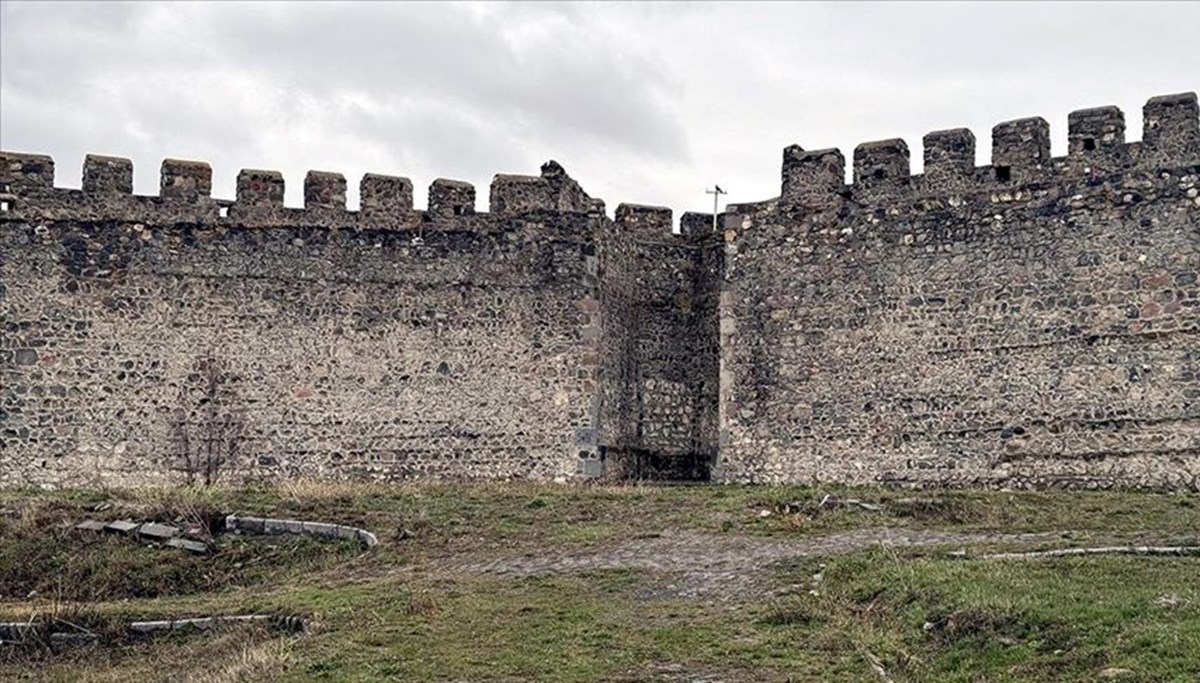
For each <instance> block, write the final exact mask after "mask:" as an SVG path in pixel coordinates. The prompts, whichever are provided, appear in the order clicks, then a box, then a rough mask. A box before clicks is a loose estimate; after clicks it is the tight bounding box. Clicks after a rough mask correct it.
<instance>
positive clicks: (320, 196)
mask: <svg viewBox="0 0 1200 683" xmlns="http://www.w3.org/2000/svg"><path fill="white" fill-rule="evenodd" d="M304 208H306V209H345V208H346V177H345V176H343V175H342V174H341V173H327V172H324V171H309V172H308V174H307V175H305V176H304Z"/></svg>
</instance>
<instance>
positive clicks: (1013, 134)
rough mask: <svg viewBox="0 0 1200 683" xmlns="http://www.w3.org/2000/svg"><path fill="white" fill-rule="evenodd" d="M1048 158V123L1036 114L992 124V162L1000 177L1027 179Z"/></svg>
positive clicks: (1034, 173) (1044, 163) (1016, 179)
mask: <svg viewBox="0 0 1200 683" xmlns="http://www.w3.org/2000/svg"><path fill="white" fill-rule="evenodd" d="M1049 161H1050V124H1049V123H1047V122H1046V119H1043V118H1041V117H1040V116H1037V117H1033V118H1028V119H1016V120H1014V121H1005V122H1004V123H1000V124H997V125H996V126H995V127H994V128H992V166H995V167H996V172H997V178H998V179H1000V180H1014V181H1021V180H1028V179H1029V178H1030V177H1032V176H1033V175H1036V172H1037V171H1038V170H1040V169H1041V168H1042V167H1043V166H1045V165H1046V164H1047V163H1049Z"/></svg>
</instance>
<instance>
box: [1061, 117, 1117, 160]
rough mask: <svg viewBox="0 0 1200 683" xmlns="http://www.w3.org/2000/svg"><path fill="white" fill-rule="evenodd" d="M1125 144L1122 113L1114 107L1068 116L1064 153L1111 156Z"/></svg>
mask: <svg viewBox="0 0 1200 683" xmlns="http://www.w3.org/2000/svg"><path fill="white" fill-rule="evenodd" d="M1123 144H1125V112H1123V111H1121V110H1120V109H1118V108H1117V107H1096V108H1094V109H1080V110H1078V111H1073V112H1071V113H1070V114H1069V115H1068V116H1067V153H1068V154H1070V155H1071V156H1091V155H1094V154H1104V153H1111V152H1113V151H1114V150H1115V149H1117V148H1120V147H1121V145H1123Z"/></svg>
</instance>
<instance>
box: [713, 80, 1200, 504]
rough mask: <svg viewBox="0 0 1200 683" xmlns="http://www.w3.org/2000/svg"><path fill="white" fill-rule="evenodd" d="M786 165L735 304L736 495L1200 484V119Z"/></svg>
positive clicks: (793, 157) (793, 155) (1072, 123)
mask: <svg viewBox="0 0 1200 683" xmlns="http://www.w3.org/2000/svg"><path fill="white" fill-rule="evenodd" d="M1124 130H1125V122H1124V116H1123V114H1122V113H1121V112H1120V111H1119V110H1117V109H1116V108H1112V107H1106V108H1100V109H1093V110H1085V111H1080V112H1075V113H1073V114H1072V115H1071V116H1070V120H1069V139H1070V149H1069V151H1068V154H1067V155H1066V156H1065V157H1057V158H1052V157H1051V155H1050V144H1049V125H1048V124H1047V122H1046V121H1044V120H1042V119H1025V120H1019V121H1012V122H1008V123H1004V124H1000V125H998V126H996V128H995V129H994V130H993V131H992V138H993V139H992V160H993V164H992V165H991V166H987V167H983V168H976V167H975V164H974V159H975V139H974V136H973V135H972V134H971V133H970V131H967V130H953V131H942V132H937V133H931V134H930V135H928V136H926V137H925V139H924V147H925V149H924V153H925V172H924V174H923V175H920V176H910V173H909V151H908V148H907V146H906V145H905V143H904V142H903V141H902V140H888V141H882V142H877V143H868V144H865V145H861V146H859V147H858V148H857V149H856V150H855V152H854V159H853V178H854V180H853V183H852V184H850V185H846V184H845V183H844V180H843V178H844V176H843V168H844V161H843V157H842V155H841V153H840V152H838V151H837V150H821V151H815V152H806V151H804V150H801V149H800V148H799V147H790V148H788V149H787V150H785V151H784V166H783V182H782V189H781V196H780V197H779V198H778V199H775V200H771V201H768V202H763V203H759V204H753V205H744V206H740V207H730V208H729V211H728V215H727V216H726V220H725V226H726V235H725V237H726V240H727V263H726V273H725V280H724V286H723V292H722V305H721V326H722V339H721V354H722V356H721V367H722V370H721V372H722V407H721V410H722V427H723V437H722V450H721V462H720V476H721V477H722V478H723V479H725V480H730V481H792V482H794V481H811V480H836V481H844V482H859V483H861V482H872V481H880V480H883V481H898V482H914V483H937V484H969V485H981V484H982V485H988V484H1004V485H1012V486H1020V485H1039V486H1053V485H1077V486H1089V487H1104V486H1110V485H1113V484H1134V485H1146V486H1166V487H1196V486H1197V484H1198V483H1200V479H1198V477H1200V367H1198V362H1200V285H1198V284H1197V278H1198V277H1200V198H1198V197H1197V192H1198V191H1200V116H1198V115H1197V104H1196V96H1195V95H1194V94H1188V95H1182V96H1171V97H1164V98H1155V99H1152V100H1151V101H1150V102H1149V103H1148V104H1147V105H1146V107H1145V110H1144V129H1143V136H1142V141H1141V142H1140V143H1133V144H1126V143H1125V141H1124Z"/></svg>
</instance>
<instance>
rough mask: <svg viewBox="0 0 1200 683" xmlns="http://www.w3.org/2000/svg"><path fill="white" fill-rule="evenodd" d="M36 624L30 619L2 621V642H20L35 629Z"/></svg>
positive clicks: (0, 634)
mask: <svg viewBox="0 0 1200 683" xmlns="http://www.w3.org/2000/svg"><path fill="white" fill-rule="evenodd" d="M35 628H36V625H35V624H33V623H32V622H28V621H8V622H0V642H5V643H20V642H22V641H24V640H25V639H26V638H28V637H29V635H30V634H31V633H32V632H33V631H34V629H35Z"/></svg>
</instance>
